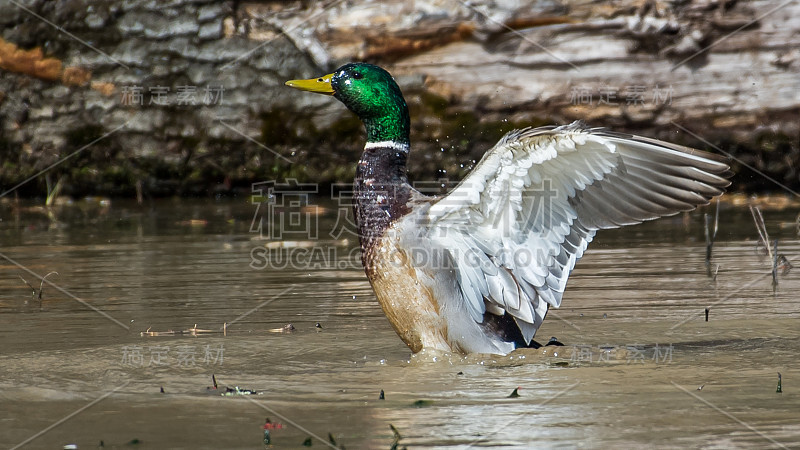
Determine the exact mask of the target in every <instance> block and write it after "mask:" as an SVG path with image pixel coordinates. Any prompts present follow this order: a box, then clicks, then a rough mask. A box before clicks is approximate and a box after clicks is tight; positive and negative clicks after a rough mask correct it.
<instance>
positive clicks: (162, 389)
mask: <svg viewBox="0 0 800 450" xmlns="http://www.w3.org/2000/svg"><path fill="white" fill-rule="evenodd" d="M161 393H162V394H163V393H164V386H161Z"/></svg>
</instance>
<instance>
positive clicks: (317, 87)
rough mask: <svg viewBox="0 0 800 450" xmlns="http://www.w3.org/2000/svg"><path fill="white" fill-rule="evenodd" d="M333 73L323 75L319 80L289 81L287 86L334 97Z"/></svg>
mask: <svg viewBox="0 0 800 450" xmlns="http://www.w3.org/2000/svg"><path fill="white" fill-rule="evenodd" d="M332 77H333V74H332V73H329V74H328V75H323V76H321V77H319V78H309V79H308V80H289V81H287V82H286V85H287V86H289V87H293V88H295V89H300V90H301V91H308V92H316V93H318V94H327V95H333V87H332V86H331V78H332Z"/></svg>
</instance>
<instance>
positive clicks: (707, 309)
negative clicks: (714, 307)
mask: <svg viewBox="0 0 800 450" xmlns="http://www.w3.org/2000/svg"><path fill="white" fill-rule="evenodd" d="M708 311H709V308H706V322H708Z"/></svg>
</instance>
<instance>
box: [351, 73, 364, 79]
mask: <svg viewBox="0 0 800 450" xmlns="http://www.w3.org/2000/svg"><path fill="white" fill-rule="evenodd" d="M353 78H355V79H356V80H360V79H362V78H364V75H362V74H361V73H360V72H353Z"/></svg>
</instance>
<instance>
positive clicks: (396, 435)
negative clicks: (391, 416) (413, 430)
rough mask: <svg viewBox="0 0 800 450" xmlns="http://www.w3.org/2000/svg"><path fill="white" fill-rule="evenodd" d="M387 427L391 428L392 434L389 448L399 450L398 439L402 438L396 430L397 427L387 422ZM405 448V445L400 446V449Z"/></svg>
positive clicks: (404, 449) (403, 449)
mask: <svg viewBox="0 0 800 450" xmlns="http://www.w3.org/2000/svg"><path fill="white" fill-rule="evenodd" d="M389 428H390V429H391V430H392V435H393V438H392V439H393V440H392V446H391V447H390V448H391V450H400V449H401V447H400V439H403V436H401V435H400V432H399V431H398V430H397V428H395V427H394V425H392V424H389ZM406 449H407V447H405V446H403V447H402V450H406Z"/></svg>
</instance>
